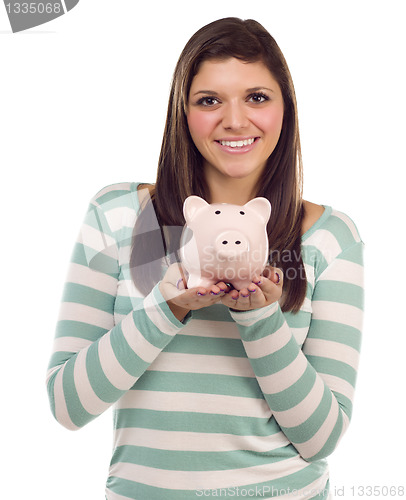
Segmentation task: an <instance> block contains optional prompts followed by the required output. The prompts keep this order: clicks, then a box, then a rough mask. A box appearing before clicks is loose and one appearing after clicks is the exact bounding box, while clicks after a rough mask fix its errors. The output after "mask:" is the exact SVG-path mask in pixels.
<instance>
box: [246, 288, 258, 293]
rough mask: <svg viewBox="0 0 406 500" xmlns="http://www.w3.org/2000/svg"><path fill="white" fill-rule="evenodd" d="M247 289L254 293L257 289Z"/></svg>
mask: <svg viewBox="0 0 406 500" xmlns="http://www.w3.org/2000/svg"><path fill="white" fill-rule="evenodd" d="M248 291H249V292H251V293H254V292H256V291H257V289H256V288H254V290H250V289H249V288H248Z"/></svg>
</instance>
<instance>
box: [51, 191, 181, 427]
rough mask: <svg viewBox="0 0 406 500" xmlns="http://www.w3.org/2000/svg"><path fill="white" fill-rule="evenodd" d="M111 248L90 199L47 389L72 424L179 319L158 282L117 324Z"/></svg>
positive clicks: (103, 401)
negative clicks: (164, 296) (115, 322)
mask: <svg viewBox="0 0 406 500" xmlns="http://www.w3.org/2000/svg"><path fill="white" fill-rule="evenodd" d="M118 275H119V264H118V249H117V245H116V241H115V239H114V235H113V233H112V232H111V230H110V227H109V224H108V222H107V219H106V217H105V214H104V212H103V209H102V207H101V206H99V205H98V204H97V202H96V201H95V199H94V200H93V201H92V202H91V203H90V207H89V210H88V212H87V215H86V218H85V221H84V223H83V225H82V228H81V231H80V233H79V237H78V240H77V243H76V245H75V249H74V252H73V255H72V259H71V262H70V266H69V271H68V276H67V280H66V284H65V288H64V293H63V298H62V304H61V308H60V313H59V318H58V323H57V328H56V334H55V340H54V347H53V353H52V357H51V360H50V363H49V367H48V373H47V389H48V395H49V401H50V405H51V409H52V412H53V415H54V416H55V418H56V419H57V421H58V422H60V423H61V424H62V425H63V426H65V427H67V428H68V429H72V430H75V429H78V428H80V427H82V426H84V425H85V424H86V423H88V422H89V421H91V420H92V419H94V418H95V417H96V416H98V415H99V414H101V413H102V412H103V411H105V410H106V409H107V408H109V407H110V406H111V405H112V404H113V403H114V402H115V401H117V400H118V399H119V398H120V397H121V396H122V395H123V394H124V393H125V392H126V391H127V390H129V389H130V388H131V387H132V386H133V385H134V384H135V382H136V381H137V379H138V378H139V377H140V376H141V375H142V374H143V373H144V371H145V370H146V369H147V368H148V366H149V365H150V364H151V363H152V361H154V359H155V358H156V357H157V356H158V354H159V353H160V352H161V350H162V349H163V348H164V347H165V346H166V345H167V344H168V343H169V342H170V341H171V340H172V338H173V337H174V335H175V334H176V333H177V332H178V331H179V330H180V329H181V328H182V327H183V326H184V324H186V322H187V321H188V319H185V322H184V323H181V322H180V321H178V319H177V318H176V317H175V316H174V315H173V313H172V312H171V310H170V308H169V306H168V304H167V303H166V302H165V299H164V298H163V296H162V294H161V292H160V290H159V283H158V284H157V285H156V286H155V287H154V288H153V290H152V291H151V293H150V294H148V295H147V296H146V297H145V298H144V299H139V304H138V305H137V307H135V308H134V310H132V311H131V312H130V313H129V314H128V315H127V316H126V317H124V319H123V320H122V321H121V322H120V323H119V324H117V325H115V324H114V315H113V313H114V302H115V300H116V293H117V282H118Z"/></svg>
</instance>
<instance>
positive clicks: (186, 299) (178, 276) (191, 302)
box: [159, 263, 231, 320]
mask: <svg viewBox="0 0 406 500" xmlns="http://www.w3.org/2000/svg"><path fill="white" fill-rule="evenodd" d="M186 286H187V285H186V278H185V275H184V273H183V270H182V267H181V266H180V265H179V264H177V263H175V264H172V265H170V266H169V268H168V270H167V271H166V273H165V276H164V277H163V279H162V281H161V283H160V285H159V289H160V291H161V293H162V295H163V297H164V299H165V300H166V302H167V303H168V305H169V307H170V309H171V311H172V312H173V313H174V315H175V316H176V317H177V318H178V319H179V320H181V319H183V318H184V317H185V316H186V314H187V313H188V312H189V311H190V310H193V311H194V310H196V309H201V308H202V307H208V306H211V305H213V304H215V303H216V302H220V300H221V298H222V297H223V296H224V295H225V293H227V292H228V291H229V290H230V289H231V287H228V286H227V285H226V284H225V283H224V282H223V281H221V282H219V283H217V284H216V285H212V286H211V287H210V288H208V289H206V288H204V287H201V286H199V287H196V288H186Z"/></svg>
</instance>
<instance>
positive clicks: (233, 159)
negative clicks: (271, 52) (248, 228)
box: [187, 58, 283, 183]
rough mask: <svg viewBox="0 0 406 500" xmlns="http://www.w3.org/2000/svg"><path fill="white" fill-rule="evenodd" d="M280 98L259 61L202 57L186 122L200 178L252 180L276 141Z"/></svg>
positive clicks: (265, 69)
mask: <svg viewBox="0 0 406 500" xmlns="http://www.w3.org/2000/svg"><path fill="white" fill-rule="evenodd" d="M282 120H283V98H282V92H281V90H280V87H279V85H278V83H277V81H276V80H275V79H274V78H273V76H272V74H271V73H270V71H269V70H268V68H267V67H266V66H265V65H264V64H263V63H262V62H254V63H245V62H243V61H240V60H239V59H235V58H230V59H226V60H221V61H219V60H208V61H205V62H203V63H202V65H201V66H200V69H199V72H198V73H197V74H196V76H195V77H194V79H193V81H192V85H191V88H190V93H189V98H188V110H187V121H188V126H189V131H190V134H191V136H192V139H193V142H194V143H195V145H196V147H197V149H198V150H199V152H200V153H201V155H202V156H203V158H204V169H205V175H206V179H208V178H211V179H218V176H221V177H224V176H225V177H229V178H231V177H232V178H246V179H247V180H252V181H253V182H254V183H255V182H256V181H257V179H258V178H259V176H260V174H261V172H262V170H263V168H264V166H265V163H266V161H267V159H268V158H269V156H270V154H271V153H272V151H273V150H274V149H275V146H276V144H277V142H278V139H279V136H280V133H281V129H282Z"/></svg>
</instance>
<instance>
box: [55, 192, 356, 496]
mask: <svg viewBox="0 0 406 500" xmlns="http://www.w3.org/2000/svg"><path fill="white" fill-rule="evenodd" d="M137 186H138V183H122V184H114V185H112V186H108V187H106V188H104V189H103V190H101V191H100V192H99V193H98V194H97V195H96V196H95V197H94V198H93V200H92V201H91V203H90V206H89V210H88V213H87V215H86V218H85V220H84V223H83V225H82V228H81V230H80V232H79V236H78V240H77V243H76V246H75V249H74V252H73V255H72V259H71V264H70V267H69V271H68V276H67V280H66V285H65V289H64V294H63V299H62V305H61V309H60V315H59V320H58V325H57V329H56V335H55V341H54V349H53V353H52V357H51V360H50V364H49V370H48V376H47V387H48V394H49V399H50V404H51V409H52V412H53V414H54V416H55V418H56V419H57V420H58V421H59V422H60V423H61V424H62V425H64V426H65V427H67V428H68V429H72V430H75V429H79V428H81V427H83V426H84V425H86V424H87V423H88V422H90V421H91V420H92V419H94V418H95V417H97V416H98V415H100V414H101V413H102V412H104V411H105V410H106V409H107V408H109V407H111V406H112V405H113V404H114V405H115V406H114V452H113V456H112V459H111V466H110V473H109V477H108V479H107V486H106V498H108V499H109V500H124V499H129V498H130V499H137V500H140V499H148V500H154V499H156V500H162V498H165V499H173V500H182V499H185V500H187V499H196V497H197V498H198V497H199V496H204V497H207V496H220V493H221V494H222V496H227V494H228V496H238V488H239V489H240V490H243V489H245V496H250V497H251V498H275V497H278V496H281V497H283V498H284V499H286V500H289V499H291V500H293V499H297V498H303V499H305V498H309V499H310V498H314V499H322V498H327V497H328V493H327V489H328V486H327V487H326V484H328V467H327V463H326V460H325V457H327V456H328V455H329V454H330V453H332V451H333V450H334V449H335V447H336V446H337V443H338V442H339V440H340V439H341V437H342V435H343V434H344V432H345V430H346V428H347V427H348V423H349V421H350V418H351V413H352V401H353V394H354V387H355V380H356V373H357V367H358V356H359V349H360V335H361V333H360V332H361V325H362V313H363V267H362V252H363V243H362V241H361V239H360V237H359V234H358V232H357V229H356V227H355V225H354V223H353V222H352V221H351V220H350V219H349V218H348V217H347V216H346V215H345V214H342V213H340V212H337V211H335V210H332V209H331V208H330V207H325V211H324V214H323V215H322V217H321V218H320V219H319V220H318V221H317V222H316V224H315V225H314V226H313V227H312V228H311V229H310V230H309V231H308V232H307V233H306V234H305V235H304V236H303V238H302V249H303V258H304V263H305V268H306V275H307V279H308V287H307V297H306V300H305V302H304V304H303V306H302V308H301V310H300V311H299V313H298V314H292V313H282V311H281V309H280V307H279V304H272V305H270V306H268V307H265V308H262V309H258V310H254V311H247V312H230V311H229V310H228V308H226V307H225V306H223V305H221V304H216V305H214V306H212V307H209V308H205V309H201V310H199V311H193V312H192V314H189V315H188V316H187V317H186V318H185V320H184V321H183V322H179V321H178V320H177V319H176V318H175V317H174V315H173V314H172V312H171V311H170V309H169V307H168V305H167V304H166V302H165V301H164V299H163V297H162V295H161V293H160V291H159V288H158V285H156V286H155V287H154V289H153V290H152V291H151V293H150V294H149V295H148V296H146V297H144V296H143V295H142V294H141V293H140V292H139V290H138V289H137V288H136V287H135V285H134V284H133V283H132V280H131V276H130V272H129V255H130V245H131V235H132V230H133V227H134V224H135V220H136V217H137V216H138V214H139V203H138V195H137ZM165 265H166V262H165V260H164V261H163V266H164V267H165ZM220 489H224V490H220ZM227 489H228V490H227ZM243 495H244V492H243V491H240V496H243Z"/></svg>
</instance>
